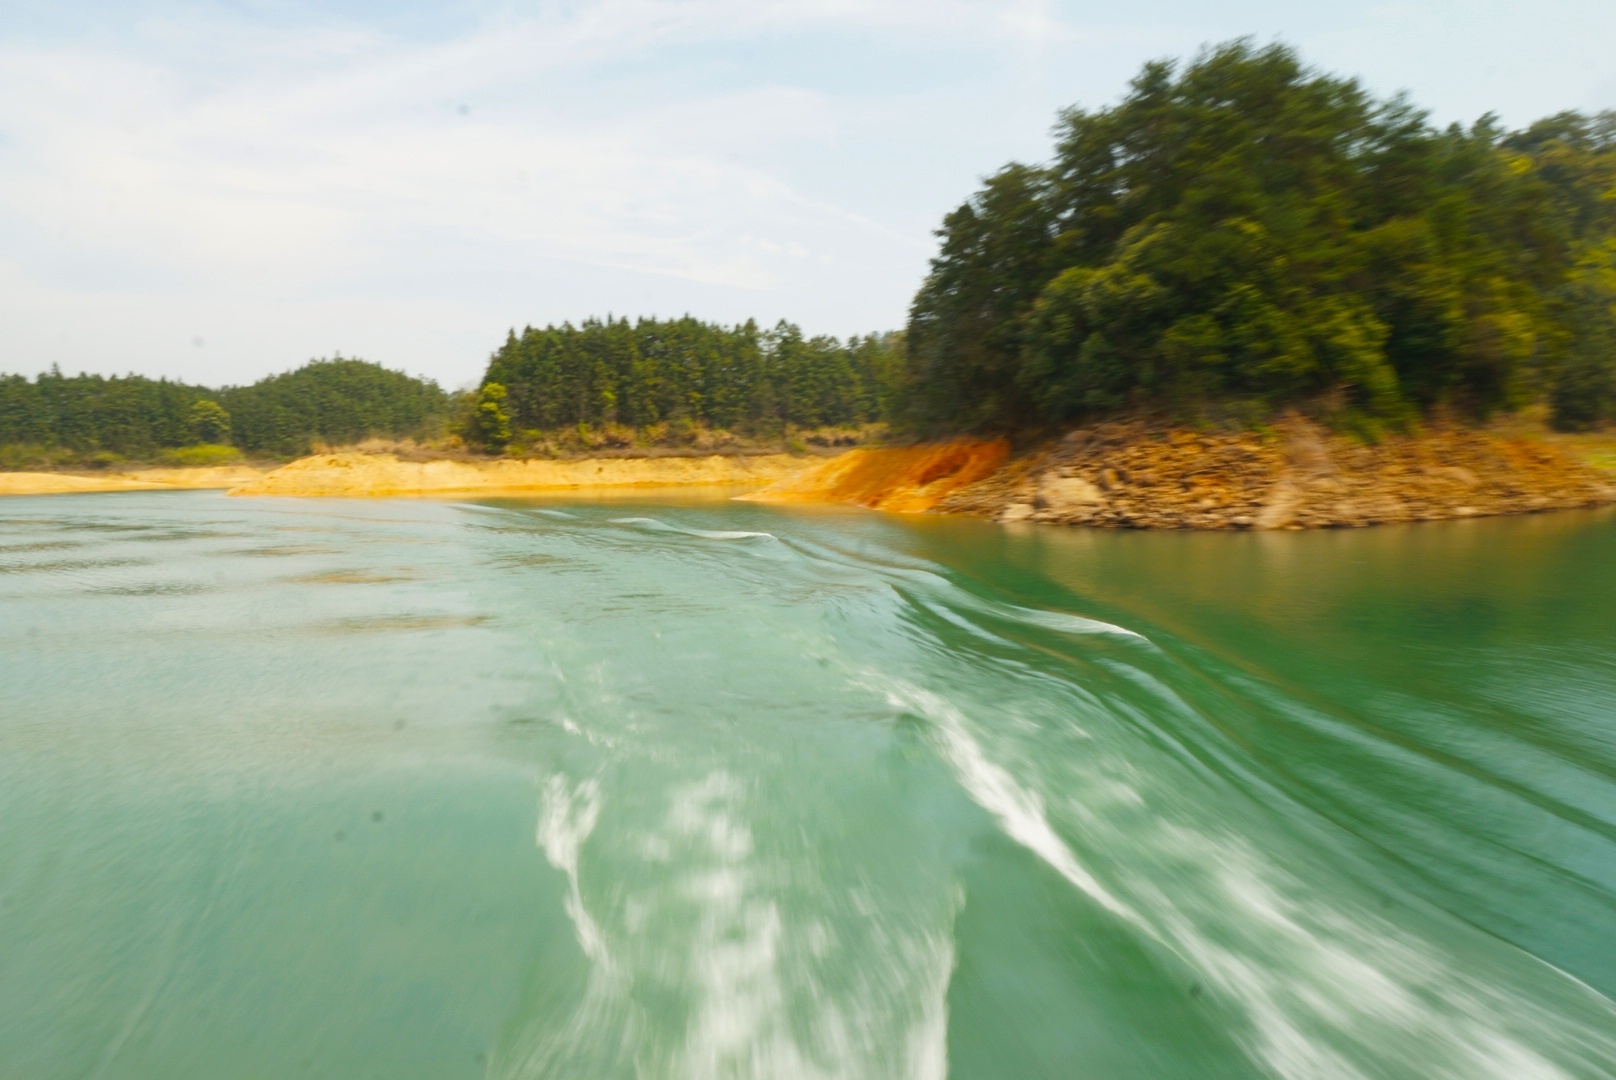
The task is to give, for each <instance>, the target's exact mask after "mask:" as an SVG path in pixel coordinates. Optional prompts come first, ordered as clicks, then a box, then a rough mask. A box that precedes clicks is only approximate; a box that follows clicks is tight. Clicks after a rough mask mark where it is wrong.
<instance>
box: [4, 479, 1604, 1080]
mask: <svg viewBox="0 0 1616 1080" xmlns="http://www.w3.org/2000/svg"><path fill="white" fill-rule="evenodd" d="M1613 603H1616V518H1613V517H1612V516H1610V515H1609V514H1596V513H1590V514H1560V515H1552V516H1544V517H1533V518H1514V519H1504V520H1495V521H1469V522H1451V523H1442V524H1430V525H1423V526H1410V527H1386V528H1380V529H1374V530H1364V531H1357V532H1328V533H1306V534H1281V535H1210V534H1209V535H1193V534H1129V533H1114V532H1089V531H1083V530H1059V529H1046V528H1040V527H1032V526H1029V527H1025V528H1015V529H1005V528H1001V527H999V526H994V525H989V524H986V523H982V522H977V521H962V520H948V519H936V518H927V519H912V520H907V519H900V518H894V517H890V516H883V515H878V514H869V513H862V512H851V511H849V512H842V511H831V510H820V511H815V510H786V509H779V508H769V507H763V506H757V505H750V504H742V503H731V502H721V501H700V500H688V499H687V500H679V499H676V498H668V499H658V498H655V497H651V496H644V497H637V498H634V499H628V500H623V499H617V500H612V501H609V502H603V501H594V502H569V501H565V500H559V501H558V500H552V501H546V502H517V501H484V502H473V503H448V502H428V501H368V502H349V501H317V500H310V501H299V500H247V499H227V498H224V497H223V496H220V495H216V494H212V493H152V494H146V493H141V494H128V495H92V496H52V497H45V498H14V499H8V500H6V501H4V502H3V503H0V1063H3V1064H0V1074H3V1075H5V1076H18V1077H94V1076H102V1077H116V1078H132V1080H145V1078H152V1080H156V1078H163V1080H179V1078H216V1077H221V1076H265V1077H296V1076H326V1077H342V1078H358V1077H378V1078H380V1077H386V1078H401V1077H484V1076H486V1077H498V1078H518V1077H600V1078H611V1077H691V1078H706V1077H715V1078H716V1077H872V1078H877V1077H880V1078H884V1077H941V1076H943V1075H945V1074H946V1075H949V1076H953V1077H957V1078H976V1077H980V1078H1003V1077H1035V1076H1060V1077H1068V1076H1082V1077H1091V1078H1101V1080H1109V1078H1123V1077H1129V1078H1140V1080H1145V1078H1152V1080H1159V1078H1176V1077H1185V1078H1196V1080H1200V1078H1221V1077H1268V1076H1278V1077H1288V1078H1311V1077H1330V1078H1334V1077H1341V1078H1352V1077H1410V1078H1415V1077H1418V1078H1428V1077H1453V1078H1463V1080H1479V1078H1498V1080H1506V1078H1507V1080H1521V1078H1538V1077H1541V1078H1552V1077H1604V1076H1612V1075H1616V1009H1613V1007H1612V1004H1611V998H1612V996H1613V995H1616V704H1613V703H1616V647H1613V646H1616V633H1613V629H1616V626H1613V619H1612V616H1611V612H1612V610H1613Z"/></svg>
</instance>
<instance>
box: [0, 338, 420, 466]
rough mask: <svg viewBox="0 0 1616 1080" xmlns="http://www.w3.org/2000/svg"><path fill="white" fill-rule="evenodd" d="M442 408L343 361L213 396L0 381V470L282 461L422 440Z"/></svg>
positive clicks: (113, 382)
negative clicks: (203, 457) (217, 455)
mask: <svg viewBox="0 0 1616 1080" xmlns="http://www.w3.org/2000/svg"><path fill="white" fill-rule="evenodd" d="M449 408H450V399H449V395H447V394H445V393H444V392H443V391H442V390H440V389H439V388H438V387H437V385H436V384H434V383H431V382H423V381H422V380H419V379H415V378H412V377H410V376H408V375H404V374H402V373H400V372H396V371H389V370H387V369H386V368H383V367H381V366H379V365H377V364H372V363H368V362H366V361H363V360H349V359H342V358H340V357H339V358H337V359H332V360H315V361H313V362H311V363H309V364H306V365H304V366H303V367H301V368H298V369H297V370H296V371H290V372H287V373H285V374H282V375H275V376H271V377H270V378H267V379H263V380H261V381H259V382H256V383H253V384H252V385H251V386H235V387H225V388H223V389H219V390H209V389H207V388H205V387H200V386H188V385H186V384H184V383H177V382H169V381H167V380H163V379H148V378H144V377H142V376H139V375H129V376H125V377H121V378H119V377H114V378H106V377H103V376H100V375H73V376H69V375H63V374H62V373H61V372H60V371H56V370H52V371H50V372H47V373H45V374H42V375H40V376H38V377H37V378H35V379H33V380H29V379H27V378H24V377H23V376H21V375H0V448H3V449H0V457H3V458H5V459H8V460H6V461H0V464H12V465H26V464H43V463H51V462H53V461H65V462H73V461H77V460H83V461H91V462H96V461H106V460H110V459H112V458H115V457H128V458H136V459H143V460H150V459H153V458H157V457H160V456H161V455H162V454H163V452H164V451H171V450H174V449H177V448H180V447H187V446H195V445H198V444H202V445H232V446H235V447H237V448H239V449H240V450H241V451H244V452H246V453H248V454H254V455H260V456H277V457H284V456H290V455H295V454H300V453H304V452H306V451H307V450H308V449H309V447H310V446H311V445H312V443H314V442H316V441H319V442H324V443H332V444H340V443H349V442H355V441H358V440H360V439H364V438H366V437H367V436H372V435H379V436H387V437H394V438H397V437H402V436H419V435H421V434H423V433H428V432H432V431H433V430H434V429H441V428H442V426H443V424H444V423H445V422H446V419H447V417H448V414H449ZM97 454H99V455H100V457H99V458H97V457H96V455H97ZM10 459H14V460H10Z"/></svg>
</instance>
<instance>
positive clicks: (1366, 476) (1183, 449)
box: [936, 418, 1616, 529]
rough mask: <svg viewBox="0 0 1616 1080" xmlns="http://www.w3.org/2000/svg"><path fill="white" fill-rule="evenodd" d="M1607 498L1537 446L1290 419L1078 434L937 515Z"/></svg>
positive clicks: (1243, 523) (1298, 510) (1374, 519)
mask: <svg viewBox="0 0 1616 1080" xmlns="http://www.w3.org/2000/svg"><path fill="white" fill-rule="evenodd" d="M1612 501H1616V488H1613V487H1612V484H1611V482H1610V480H1609V478H1607V477H1605V476H1602V475H1601V474H1600V473H1598V472H1596V471H1595V470H1593V469H1591V468H1589V467H1588V466H1586V465H1584V464H1582V463H1581V462H1579V461H1576V460H1574V459H1573V458H1571V457H1569V456H1568V455H1566V454H1564V453H1562V452H1561V451H1559V450H1557V449H1555V448H1554V447H1551V446H1547V445H1545V444H1542V443H1538V442H1532V441H1530V440H1525V439H1501V438H1496V437H1493V436H1490V435H1488V434H1485V433H1483V432H1478V431H1475V430H1472V429H1467V428H1460V427H1444V428H1438V429H1434V430H1431V431H1428V432H1425V433H1423V434H1421V435H1418V436H1399V437H1394V438H1389V439H1387V440H1385V441H1384V442H1381V443H1379V444H1377V445H1365V444H1362V443H1358V442H1356V441H1353V440H1351V439H1347V438H1345V437H1342V436H1339V435H1333V434H1330V433H1329V432H1327V431H1325V430H1324V429H1322V428H1320V427H1318V426H1317V425H1314V424H1312V423H1310V422H1308V421H1306V420H1303V419H1300V418H1293V419H1289V420H1286V421H1284V422H1282V423H1281V424H1280V425H1279V426H1278V428H1277V429H1275V430H1274V431H1273V432H1272V433H1271V434H1268V435H1266V436H1261V435H1258V434H1255V433H1239V434H1208V433H1204V432H1196V431H1187V430H1174V429H1165V428H1157V427H1151V426H1149V425H1146V424H1142V423H1115V424H1102V425H1097V426H1094V427H1088V428H1082V429H1079V430H1077V431H1074V432H1072V433H1070V434H1069V435H1067V436H1066V437H1065V439H1063V440H1061V441H1060V442H1058V443H1055V444H1052V445H1049V446H1046V447H1043V448H1041V449H1038V450H1035V451H1032V452H1030V453H1027V454H1025V455H1023V456H1021V457H1019V458H1017V459H1015V460H1013V461H1011V462H1010V463H1009V464H1008V465H1007V466H1005V467H1004V468H1003V469H1000V470H999V471H998V472H997V473H995V474H994V475H992V476H990V477H988V478H987V479H985V480H982V481H979V482H977V483H975V484H971V485H968V486H965V487H962V488H961V489H959V490H957V491H955V492H954V493H952V494H950V495H949V496H947V497H946V498H944V499H942V500H941V501H939V502H938V504H937V506H936V509H939V510H944V511H953V512H958V513H974V514H983V515H987V516H991V517H994V518H996V519H998V520H1000V521H1040V522H1050V523H1054V524H1063V525H1097V526H1108V527H1114V528H1145V529H1305V528H1319V527H1330V526H1358V525H1374V524H1379V523H1382V522H1393V521H1429V520H1435V519H1440V518H1456V517H1472V516H1481V515H1490V514H1509V513H1523V512H1530V511H1538V510H1555V509H1568V508H1572V507H1585V506H1596V505H1599V504H1601V503H1607V502H1612Z"/></svg>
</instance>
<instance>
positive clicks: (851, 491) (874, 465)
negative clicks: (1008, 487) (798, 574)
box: [742, 439, 1010, 514]
mask: <svg viewBox="0 0 1616 1080" xmlns="http://www.w3.org/2000/svg"><path fill="white" fill-rule="evenodd" d="M1009 457H1010V444H1009V443H1008V442H1006V441H1005V440H1003V439H994V440H991V441H985V440H980V439H955V440H954V441H952V442H946V443H934V444H929V445H925V446H898V447H885V448H873V449H860V450H849V451H848V452H847V453H845V454H842V455H841V456H839V457H835V458H832V459H831V460H829V461H827V462H825V463H824V464H822V465H815V466H813V467H811V468H809V469H806V470H804V471H803V472H801V473H799V474H798V475H796V476H794V477H792V478H790V479H788V480H783V481H781V482H780V483H777V484H773V485H771V486H769V487H766V488H764V489H763V490H762V491H755V492H752V493H751V494H750V495H745V496H742V498H745V499H750V500H754V501H756V502H774V503H805V502H838V503H853V504H856V505H858V506H868V507H870V508H871V509H875V510H890V511H893V512H895V513H899V514H919V513H924V512H926V511H927V510H931V509H933V508H934V507H936V506H937V504H938V503H940V502H941V501H942V500H943V499H945V498H947V497H948V496H949V495H951V494H953V493H954V492H956V491H958V490H959V489H960V488H963V487H965V486H966V485H968V484H974V483H977V482H978V481H980V480H984V479H986V478H987V477H989V476H992V475H993V474H994V473H995V472H997V471H998V470H999V468H1000V466H1002V465H1003V464H1004V463H1005V461H1006V460H1008V459H1009Z"/></svg>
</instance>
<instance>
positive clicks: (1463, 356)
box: [900, 42, 1616, 432]
mask: <svg viewBox="0 0 1616 1080" xmlns="http://www.w3.org/2000/svg"><path fill="white" fill-rule="evenodd" d="M939 236H940V237H941V240H942V244H941V251H940V253H939V255H938V256H937V258H936V259H935V260H934V261H933V263H932V268H931V272H930V274H929V276H928V277H927V278H926V281H925V283H924V285H923V286H922V287H921V289H920V291H919V294H918V295H917V296H916V298H915V302H914V306H913V308H912V311H911V316H910V321H909V329H908V356H909V364H908V367H907V369H906V371H905V378H904V381H903V385H902V397H901V399H900V402H901V406H902V408H903V410H904V411H905V413H906V415H907V416H908V418H909V419H910V420H911V422H912V423H913V424H914V425H915V426H917V427H918V428H920V429H921V430H924V431H929V432H939V431H951V430H963V429H981V428H999V429H1007V428H1015V427H1018V426H1025V425H1028V424H1033V425H1044V424H1051V423H1061V422H1069V421H1073V420H1077V419H1080V418H1084V417H1092V416H1095V415H1098V414H1103V413H1106V412H1110V411H1114V410H1117V409H1120V408H1133V407H1141V406H1145V407H1167V408H1170V409H1172V410H1174V411H1177V412H1185V411H1190V412H1193V411H1195V410H1196V409H1198V408H1200V407H1202V406H1203V405H1204V404H1205V403H1206V402H1208V401H1218V400H1223V401H1229V400H1234V401H1249V402H1251V403H1252V404H1253V405H1254V406H1257V407H1265V408H1266V407H1272V406H1273V405H1276V404H1279V403H1283V402H1287V401H1293V400H1297V399H1304V398H1312V399H1315V400H1320V401H1324V402H1326V403H1329V402H1332V401H1333V402H1334V405H1333V407H1334V408H1335V409H1336V410H1337V415H1339V416H1341V417H1343V418H1345V419H1347V420H1349V421H1350V420H1352V419H1353V418H1357V419H1358V420H1359V421H1362V422H1363V423H1364V424H1365V425H1366V426H1368V427H1371V428H1372V427H1374V426H1376V425H1378V424H1379V423H1382V422H1387V421H1391V422H1396V421H1400V420H1402V419H1405V418H1407V417H1409V416H1411V415H1413V414H1415V413H1417V412H1418V411H1420V410H1428V409H1430V408H1432V407H1433V406H1437V405H1447V406H1451V407H1452V408H1454V409H1456V410H1459V411H1460V412H1462V413H1465V414H1469V415H1473V416H1481V415H1485V414H1487V413H1488V412H1490V411H1492V410H1495V409H1498V408H1500V407H1510V406H1516V405H1520V404H1524V403H1526V402H1528V401H1531V400H1533V399H1536V398H1541V397H1548V398H1549V399H1551V400H1552V402H1553V404H1554V408H1555V418H1556V420H1557V422H1558V423H1559V424H1560V425H1562V426H1565V427H1578V426H1585V425H1588V424H1591V423H1594V422H1596V421H1598V420H1601V419H1607V418H1609V417H1610V416H1611V414H1612V410H1613V408H1616V389H1613V381H1612V371H1613V364H1616V354H1613V349H1616V314H1613V312H1616V308H1613V300H1616V239H1613V238H1616V116H1613V115H1612V114H1603V115H1601V116H1598V117H1592V118H1588V117H1583V116H1579V115H1576V114H1565V115H1561V116H1556V117H1553V118H1550V119H1548V120H1544V121H1542V122H1540V123H1538V124H1534V125H1533V126H1531V127H1530V128H1528V129H1527V130H1525V131H1522V132H1517V133H1509V132H1506V131H1504V130H1502V129H1501V128H1500V126H1499V125H1498V124H1497V123H1496V122H1495V121H1493V120H1492V119H1490V118H1483V119H1482V120H1480V121H1478V122H1477V123H1476V124H1474V125H1473V126H1472V127H1470V128H1468V129H1461V128H1459V127H1457V126H1455V127H1448V128H1444V129H1438V128H1436V127H1433V126H1432V125H1431V124H1430V123H1429V121H1428V120H1427V119H1426V117H1425V115H1424V114H1423V113H1422V112H1420V111H1419V110H1417V109H1416V108H1414V107H1413V106H1412V105H1411V104H1409V103H1408V102H1406V101H1404V100H1402V99H1400V98H1399V99H1393V100H1389V101H1383V100H1377V99H1375V98H1374V97H1372V96H1371V95H1370V94H1368V93H1367V92H1366V91H1364V90H1363V88H1362V87H1360V86H1359V85H1358V84H1357V83H1356V82H1355V81H1352V80H1349V79H1341V78H1335V77H1332V76H1328V75H1322V74H1318V73H1316V72H1313V71H1310V70H1308V69H1307V68H1305V67H1304V66H1303V65H1302V63H1301V62H1300V60H1299V59H1298V57H1297V56H1296V54H1295V53H1294V52H1292V51H1291V50H1289V49H1287V48H1284V47H1281V46H1273V47H1268V48H1255V47H1253V46H1251V45H1250V44H1249V43H1245V42H1236V43H1233V44H1229V45H1224V46H1221V47H1218V48H1216V49H1212V50H1209V51H1208V52H1206V53H1204V54H1202V55H1201V56H1200V57H1199V58H1197V59H1196V60H1195V61H1194V62H1193V63H1190V64H1188V65H1187V66H1184V67H1182V68H1178V67H1176V66H1175V65H1173V64H1171V63H1167V62H1158V63H1152V64H1149V65H1147V66H1146V67H1145V68H1144V70H1143V71H1142V72H1141V73H1140V75H1139V76H1138V77H1137V78H1136V79H1135V80H1134V82H1133V84H1132V88H1131V90H1130V92H1129V93H1128V94H1127V95H1126V97H1125V98H1124V99H1123V101H1122V102H1121V103H1120V104H1118V105H1116V106H1114V107H1111V108H1104V109H1099V110H1097V111H1093V112H1086V111H1083V110H1081V109H1071V110H1069V111H1067V112H1065V113H1064V114H1063V115H1062V116H1061V118H1060V123H1059V125H1058V128H1057V143H1056V148H1055V156H1054V160H1053V161H1051V162H1050V163H1049V164H1047V165H1040V166H1028V165H1010V166H1008V167H1006V168H1005V169H1003V170H1001V171H1000V172H999V173H997V174H995V175H994V176H993V177H992V178H991V179H989V180H988V181H987V182H986V184H985V186H984V187H983V188H982V190H981V191H979V192H978V193H977V194H976V195H975V196H974V197H972V198H971V199H970V201H968V202H967V203H965V204H964V205H963V206H961V207H960V208H959V209H958V210H956V211H954V212H953V213H951V214H949V215H948V216H947V218H946V219H945V220H944V222H943V226H942V228H941V230H940V231H939Z"/></svg>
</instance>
